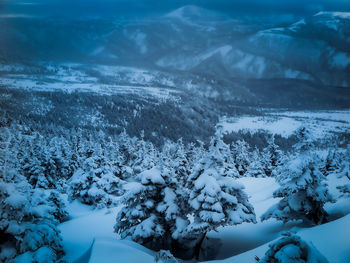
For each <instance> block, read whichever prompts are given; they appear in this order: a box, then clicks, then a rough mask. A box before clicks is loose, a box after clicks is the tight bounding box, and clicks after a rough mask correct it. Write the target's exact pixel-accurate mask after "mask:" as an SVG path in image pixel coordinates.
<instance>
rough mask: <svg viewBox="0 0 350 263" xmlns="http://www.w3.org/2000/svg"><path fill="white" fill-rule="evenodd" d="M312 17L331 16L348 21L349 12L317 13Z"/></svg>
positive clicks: (349, 17)
mask: <svg viewBox="0 0 350 263" xmlns="http://www.w3.org/2000/svg"><path fill="white" fill-rule="evenodd" d="M314 16H333V17H339V18H343V19H350V12H324V11H321V12H318V13H317V14H315V15H314Z"/></svg>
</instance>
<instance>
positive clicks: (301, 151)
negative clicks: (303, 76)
mask: <svg viewBox="0 0 350 263" xmlns="http://www.w3.org/2000/svg"><path fill="white" fill-rule="evenodd" d="M297 132H298V133H297V135H298V138H299V142H298V143H297V144H296V145H295V146H294V149H295V154H294V155H293V156H292V157H291V158H290V160H289V161H288V162H286V163H285V164H284V165H283V166H282V167H281V169H280V170H279V171H278V178H277V179H278V181H279V183H280V184H281V187H280V188H279V189H277V190H276V191H275V192H274V193H273V195H274V197H280V198H282V200H280V202H279V203H277V204H276V205H274V206H273V207H271V208H270V209H268V211H267V212H266V213H265V214H263V215H262V217H261V218H262V220H267V219H268V218H271V217H272V218H276V219H279V220H283V221H284V222H286V221H289V220H294V219H303V220H306V221H310V222H313V223H315V224H321V223H323V222H325V221H326V217H327V212H326V211H325V210H324V208H323V206H324V204H325V203H326V202H330V201H332V197H331V196H330V194H329V193H328V186H327V182H326V180H325V177H324V175H323V174H322V173H321V171H320V164H321V160H320V158H319V157H318V156H317V155H316V154H315V153H313V152H312V148H313V143H312V138H311V137H310V134H309V133H308V132H307V130H306V129H305V128H304V127H301V128H300V129H299V130H298V131H297Z"/></svg>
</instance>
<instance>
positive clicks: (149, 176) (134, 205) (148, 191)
mask: <svg viewBox="0 0 350 263" xmlns="http://www.w3.org/2000/svg"><path fill="white" fill-rule="evenodd" d="M136 180H137V181H136V182H131V183H129V184H127V185H126V188H127V192H126V194H125V195H124V197H123V199H124V200H123V203H124V204H125V206H124V207H123V208H122V210H121V211H120V212H119V214H118V216H117V223H116V225H115V231H116V232H117V233H119V234H120V235H121V237H122V238H126V237H128V236H130V237H131V239H132V240H134V241H135V242H137V243H140V244H143V245H146V246H149V247H153V246H155V245H157V244H160V243H162V242H163V241H162V239H163V235H164V234H165V233H166V226H165V223H166V222H165V220H164V216H163V215H162V212H161V211H159V210H158V209H157V206H158V205H159V204H160V202H161V201H162V199H163V198H162V191H163V190H164V189H165V186H166V181H165V178H164V176H163V175H162V172H161V170H160V169H159V168H158V167H153V168H152V169H149V170H146V171H144V172H142V173H140V174H139V175H138V176H137V178H136Z"/></svg>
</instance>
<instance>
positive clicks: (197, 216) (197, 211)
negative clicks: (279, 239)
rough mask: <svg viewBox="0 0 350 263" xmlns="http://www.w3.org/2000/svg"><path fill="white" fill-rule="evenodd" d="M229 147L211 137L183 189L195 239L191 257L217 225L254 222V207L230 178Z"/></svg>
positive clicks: (231, 171) (192, 234)
mask: <svg viewBox="0 0 350 263" xmlns="http://www.w3.org/2000/svg"><path fill="white" fill-rule="evenodd" d="M229 156H230V155H229V147H228V146H227V145H226V144H225V143H224V142H223V141H222V140H221V139H220V138H218V137H215V138H213V139H212V140H211V143H210V147H209V152H208V153H207V155H206V156H205V157H203V158H202V160H201V161H200V162H199V164H198V165H197V167H195V168H194V170H193V173H192V174H191V176H190V178H189V180H188V184H187V188H188V189H190V195H189V204H190V206H191V209H192V216H193V223H191V224H190V225H189V226H188V231H189V233H190V236H192V239H193V240H195V241H196V242H197V244H196V245H195V247H194V256H195V257H196V258H197V259H198V257H199V254H200V248H201V244H202V242H203V240H204V238H205V236H206V233H207V232H208V231H211V230H215V229H217V228H218V227H219V226H225V225H235V224H240V223H243V222H255V214H254V209H253V207H252V206H251V204H250V203H249V202H248V197H247V195H246V194H245V193H244V191H243V188H244V187H243V186H242V185H241V184H239V183H238V182H237V181H236V180H235V179H234V177H235V176H237V174H236V170H232V167H231V166H230V165H231V164H232V162H231V160H230V157H229Z"/></svg>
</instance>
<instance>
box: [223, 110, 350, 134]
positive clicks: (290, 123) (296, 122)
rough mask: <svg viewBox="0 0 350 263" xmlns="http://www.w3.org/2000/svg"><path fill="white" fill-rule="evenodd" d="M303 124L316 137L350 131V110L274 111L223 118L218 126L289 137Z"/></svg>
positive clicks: (225, 128)
mask: <svg viewBox="0 0 350 263" xmlns="http://www.w3.org/2000/svg"><path fill="white" fill-rule="evenodd" d="M302 125H304V126H306V127H307V128H308V129H309V130H310V132H311V133H312V135H313V136H314V138H315V139H321V138H324V137H325V136H330V135H332V133H334V132H346V131H350V111H349V110H344V111H296V112H273V113H269V114H268V115H265V116H261V117H257V116H243V117H239V118H232V119H227V118H224V119H222V120H221V121H220V122H219V124H218V127H221V126H222V127H223V132H226V133H230V132H238V131H245V132H252V133H255V132H258V131H259V130H264V131H267V132H270V133H272V134H279V135H281V136H283V137H289V136H290V135H292V134H293V133H294V132H295V131H296V130H297V129H298V128H299V127H301V126H302Z"/></svg>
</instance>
